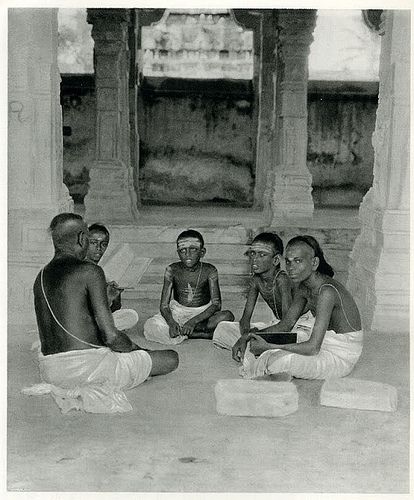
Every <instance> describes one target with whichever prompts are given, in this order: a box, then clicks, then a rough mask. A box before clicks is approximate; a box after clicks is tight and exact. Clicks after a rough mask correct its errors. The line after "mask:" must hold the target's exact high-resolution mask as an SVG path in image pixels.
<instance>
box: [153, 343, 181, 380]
mask: <svg viewBox="0 0 414 500" xmlns="http://www.w3.org/2000/svg"><path fill="white" fill-rule="evenodd" d="M149 355H150V356H151V359H152V369H151V373H150V375H151V376H154V375H165V374H167V373H170V372H172V371H174V370H175V369H176V368H177V367H178V353H177V352H176V351H173V350H171V349H168V350H163V351H151V352H149Z"/></svg>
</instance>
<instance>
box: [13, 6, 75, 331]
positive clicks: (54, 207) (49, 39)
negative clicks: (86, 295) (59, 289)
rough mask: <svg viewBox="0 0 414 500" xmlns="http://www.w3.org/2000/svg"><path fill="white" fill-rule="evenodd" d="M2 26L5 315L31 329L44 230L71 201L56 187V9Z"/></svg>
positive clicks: (59, 171) (17, 13)
mask: <svg viewBox="0 0 414 500" xmlns="http://www.w3.org/2000/svg"><path fill="white" fill-rule="evenodd" d="M8 24H9V26H8V32H9V40H8V46H9V59H8V61H9V65H8V89H9V91H8V168H9V177H8V208H9V218H8V272H9V276H8V287H9V302H8V303H9V307H8V313H9V321H10V322H11V323H31V322H33V321H34V314H33V295H32V287H33V282H34V280H35V277H36V274H37V273H38V271H39V269H40V268H41V267H42V265H44V264H45V262H47V261H48V260H49V259H50V258H51V257H52V255H53V248H52V245H51V242H50V237H49V235H48V233H47V228H48V225H49V223H50V221H51V219H52V218H53V217H54V216H55V215H56V214H58V213H59V212H72V211H73V200H72V198H71V197H70V195H69V192H68V190H67V188H66V186H65V185H64V184H63V182H62V181H63V153H62V148H63V143H62V112H61V106H60V95H59V94H60V85H59V84H60V74H59V70H58V65H57V50H56V47H57V44H58V21H57V9H9V16H8Z"/></svg>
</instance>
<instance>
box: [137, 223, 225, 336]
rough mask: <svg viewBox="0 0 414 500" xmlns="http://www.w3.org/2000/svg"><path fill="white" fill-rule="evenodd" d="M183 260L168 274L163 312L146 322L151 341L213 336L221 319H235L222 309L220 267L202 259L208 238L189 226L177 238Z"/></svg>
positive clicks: (147, 334) (170, 268) (146, 330)
mask: <svg viewBox="0 0 414 500" xmlns="http://www.w3.org/2000/svg"><path fill="white" fill-rule="evenodd" d="M177 253H178V256H179V258H180V262H174V263H173V264H170V265H169V266H168V267H167V268H166V270H165V274H164V286H163V289H162V293H161V304H160V312H159V313H158V314H156V315H155V316H153V317H152V318H149V319H148V320H147V321H146V323H145V325H144V335H145V337H146V338H147V339H148V340H153V341H155V342H161V343H163V344H179V343H181V342H182V341H183V340H185V339H187V338H191V339H195V338H199V339H211V338H212V336H213V331H214V329H215V328H216V326H217V325H218V323H219V322H220V321H233V320H234V316H233V314H232V313H231V312H230V311H221V310H220V309H221V294H220V287H219V282H218V273H217V269H216V268H215V267H214V266H213V265H211V264H209V263H207V262H202V261H201V259H202V257H204V255H205V253H206V249H205V247H204V239H203V237H202V235H201V234H200V233H199V232H198V231H194V230H192V229H189V230H187V231H184V232H182V233H181V234H180V235H179V236H178V238H177Z"/></svg>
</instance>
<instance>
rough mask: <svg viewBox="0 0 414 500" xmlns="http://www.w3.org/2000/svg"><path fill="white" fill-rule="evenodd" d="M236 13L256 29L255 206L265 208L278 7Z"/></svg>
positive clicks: (272, 125)
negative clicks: (276, 8)
mask: <svg viewBox="0 0 414 500" xmlns="http://www.w3.org/2000/svg"><path fill="white" fill-rule="evenodd" d="M232 13H233V16H234V19H235V20H236V22H238V23H239V24H241V25H242V26H243V27H244V28H246V29H251V30H253V53H254V74H253V89H254V117H253V127H254V129H255V130H256V141H255V154H254V157H255V186H254V207H255V208H263V205H264V194H265V193H266V184H267V181H268V172H269V170H271V169H272V167H273V164H274V134H275V124H276V92H275V91H276V44H277V15H278V14H277V13H278V11H277V10H274V9H233V10H232ZM267 201H268V200H267Z"/></svg>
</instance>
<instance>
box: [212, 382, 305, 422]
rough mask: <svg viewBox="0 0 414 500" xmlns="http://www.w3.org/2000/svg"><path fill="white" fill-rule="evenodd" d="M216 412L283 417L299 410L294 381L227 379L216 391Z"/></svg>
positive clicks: (220, 383)
mask: <svg viewBox="0 0 414 500" xmlns="http://www.w3.org/2000/svg"><path fill="white" fill-rule="evenodd" d="M214 392H215V395H216V403H217V412H218V413H219V414H220V415H234V416H242V417H283V416H285V415H289V414H290V413H293V412H295V411H296V410H297V409H298V391H297V390H296V386H295V385H294V384H292V382H271V381H264V380H242V379H225V380H219V381H218V382H217V383H216V385H215V388H214Z"/></svg>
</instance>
